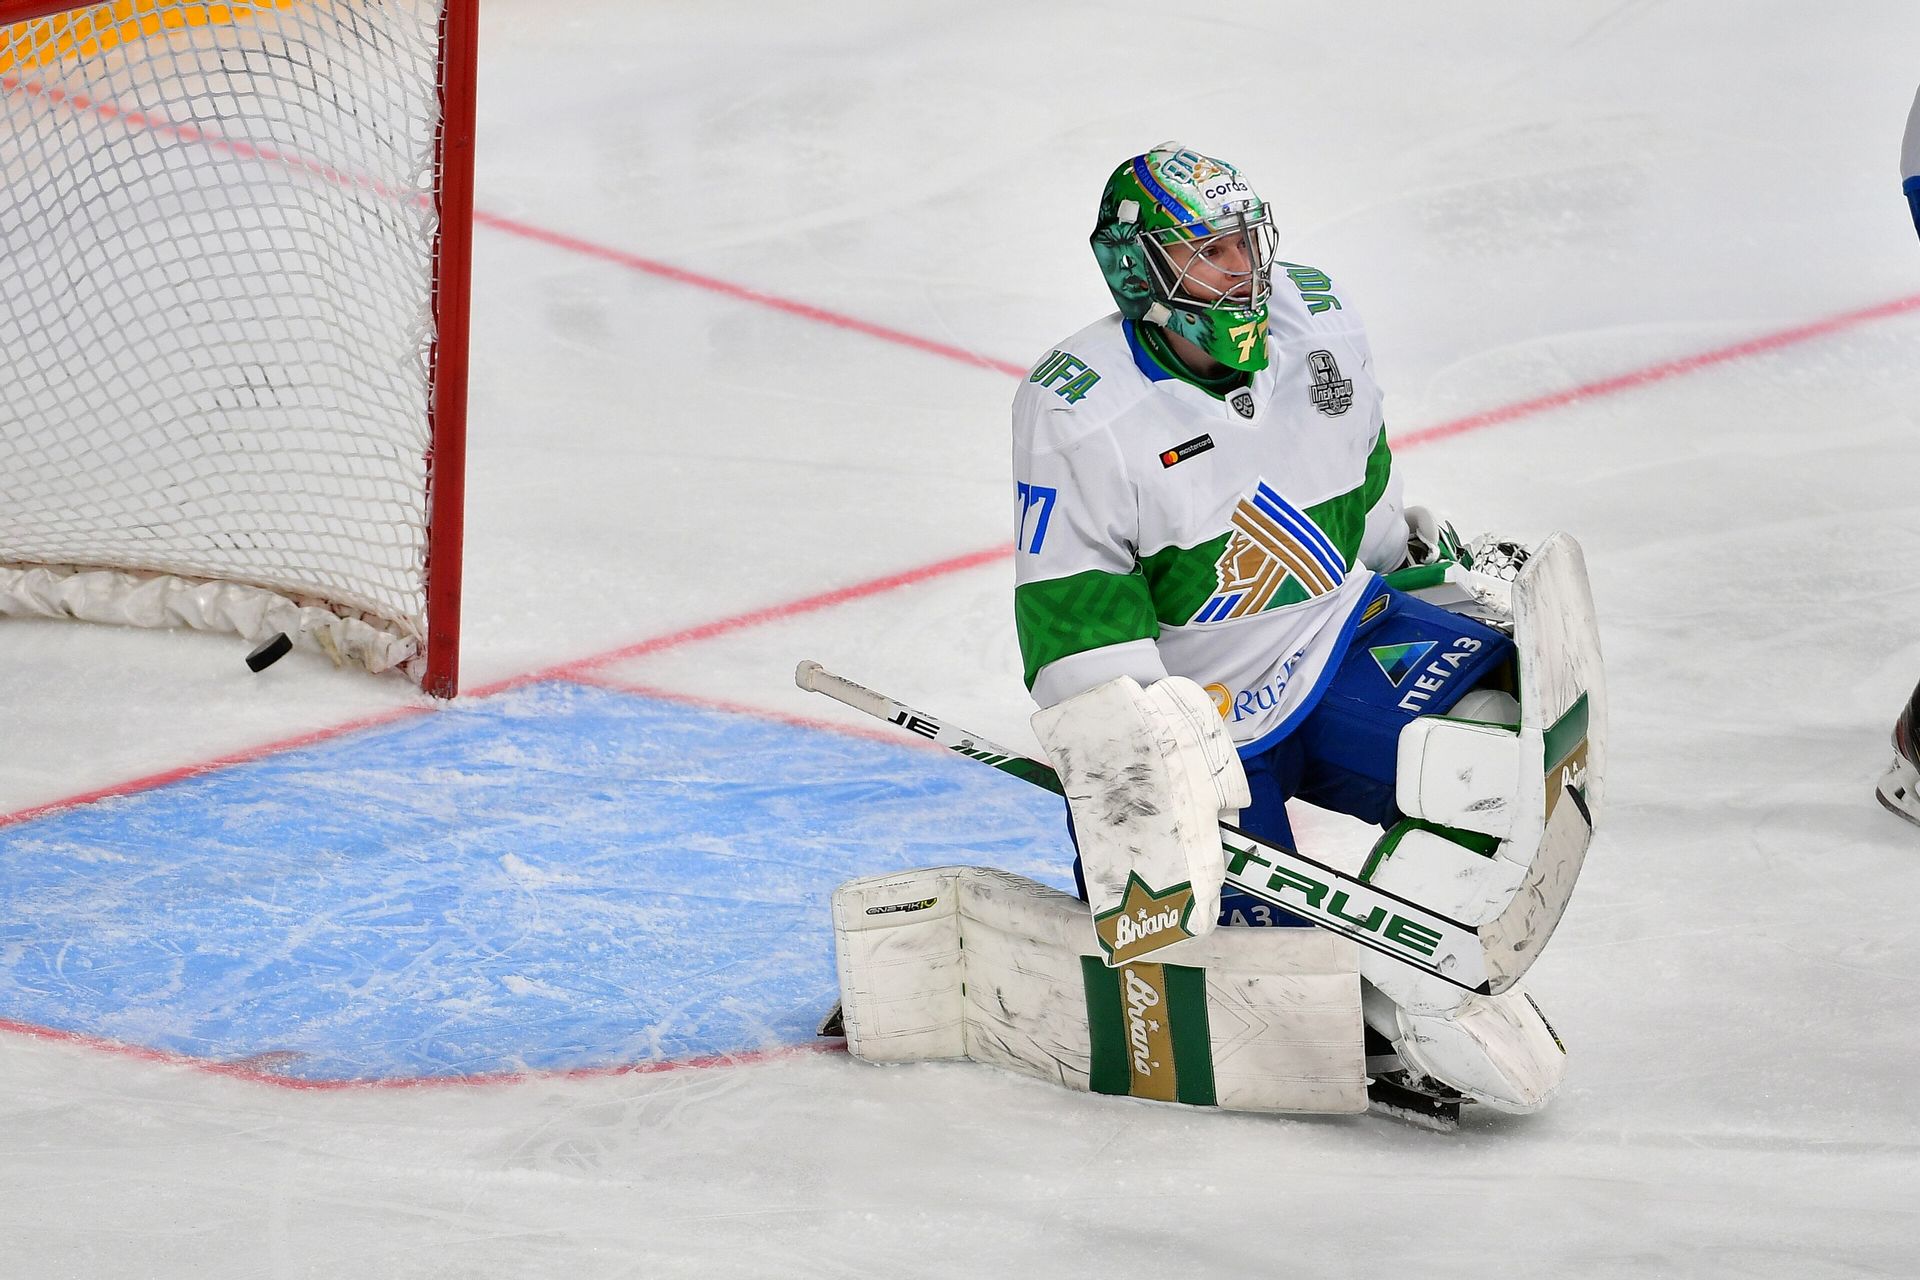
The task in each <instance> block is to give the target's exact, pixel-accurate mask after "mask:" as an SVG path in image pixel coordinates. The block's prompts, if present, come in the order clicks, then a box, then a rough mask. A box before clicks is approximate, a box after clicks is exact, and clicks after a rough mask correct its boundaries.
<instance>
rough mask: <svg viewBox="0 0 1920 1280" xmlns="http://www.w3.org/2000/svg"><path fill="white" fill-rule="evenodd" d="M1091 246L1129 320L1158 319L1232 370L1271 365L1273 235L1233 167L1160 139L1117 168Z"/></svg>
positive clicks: (1257, 199)
mask: <svg viewBox="0 0 1920 1280" xmlns="http://www.w3.org/2000/svg"><path fill="white" fill-rule="evenodd" d="M1091 239H1092V244H1093V254H1094V257H1095V259H1097V260H1098V261H1099V263H1100V270H1101V272H1102V273H1103V274H1104V275H1105V276H1106V279H1107V288H1108V289H1109V290H1110V291H1111V292H1112V294H1113V298H1114V302H1115V303H1116V304H1118V306H1119V308H1120V311H1121V313H1122V314H1123V315H1125V316H1126V317H1127V318H1128V319H1130V320H1136V321H1146V322H1147V323H1150V324H1158V325H1161V326H1162V327H1164V328H1166V329H1168V330H1170V331H1171V332H1173V333H1176V334H1178V335H1179V336H1180V337H1182V338H1184V339H1186V340H1187V341H1188V342H1191V343H1193V344H1194V345H1195V346H1196V347H1199V348H1200V349H1201V350H1202V351H1204V352H1205V353H1206V354H1207V355H1208V356H1210V357H1211V358H1213V359H1215V360H1217V361H1219V362H1220V363H1221V364H1224V365H1227V366H1230V367H1231V368H1235V369H1241V370H1245V371H1248V372H1252V371H1254V370H1258V369H1264V368H1266V367H1267V342H1266V338H1267V299H1268V295H1269V290H1270V287H1271V275H1272V269H1273V255H1274V244H1275V239H1276V237H1275V233H1274V229H1273V223H1272V221H1271V219H1270V218H1269V217H1268V215H1267V207H1266V203H1265V202H1264V201H1262V200H1261V199H1260V196H1259V194H1258V193H1256V192H1255V191H1254V189H1253V188H1252V187H1251V186H1250V185H1248V184H1247V182H1246V181H1245V180H1244V179H1243V178H1241V177H1240V173H1239V171H1238V170H1237V169H1235V168H1234V167H1233V166H1232V165H1230V164H1227V163H1226V162H1225V161H1222V160H1215V159H1213V158H1211V157H1209V156H1203V155H1201V154H1199V153H1198V152H1196V151H1192V150H1189V149H1188V148H1185V147H1182V146H1181V145H1180V144H1178V143H1173V142H1168V143H1162V144H1161V145H1160V146H1158V147H1155V148H1154V149H1153V150H1152V151H1149V152H1147V153H1146V154H1144V155H1138V156H1135V157H1133V158H1132V159H1131V160H1128V161H1127V162H1126V163H1125V164H1122V165H1121V166H1120V167H1119V168H1118V169H1115V170H1114V172H1113V175H1112V176H1111V177H1110V178H1108V179H1107V185H1106V189H1105V190H1104V191H1103V192H1101V196H1100V214H1099V219H1098V221H1097V223H1096V224H1095V226H1094V231H1093V236H1092V238H1091Z"/></svg>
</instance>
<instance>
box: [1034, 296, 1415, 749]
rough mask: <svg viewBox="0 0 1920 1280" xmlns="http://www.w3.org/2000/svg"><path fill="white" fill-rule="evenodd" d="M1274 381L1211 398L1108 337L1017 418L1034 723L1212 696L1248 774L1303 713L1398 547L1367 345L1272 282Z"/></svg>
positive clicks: (1402, 550) (1049, 369) (1066, 350)
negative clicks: (1183, 695) (1141, 701)
mask: <svg viewBox="0 0 1920 1280" xmlns="http://www.w3.org/2000/svg"><path fill="white" fill-rule="evenodd" d="M1281 270H1284V271H1285V272H1286V274H1287V276H1288V277H1290V278H1291V280H1292V282H1293V284H1294V285H1295V286H1296V287H1297V292H1296V291H1295V290H1293V289H1288V288H1287V285H1286V283H1285V281H1284V280H1279V281H1277V282H1276V283H1277V284H1278V285H1279V287H1278V288H1277V289H1276V291H1275V293H1274V296H1273V299H1272V302H1271V304H1270V305H1271V319H1270V328H1269V334H1268V339H1267V351H1268V360H1269V363H1268V366H1267V368H1265V369H1264V370H1261V371H1260V372H1259V373H1256V374H1254V375H1252V377H1251V380H1250V383H1249V385H1248V386H1246V387H1245V388H1244V389H1241V390H1237V391H1232V392H1229V393H1227V394H1225V395H1224V396H1216V395H1214V394H1212V393H1210V392H1208V391H1204V390H1202V389H1201V388H1199V387H1197V386H1195V385H1193V384H1192V383H1190V382H1187V381H1184V380H1183V379H1180V378H1178V377H1175V376H1174V375H1173V374H1171V373H1170V372H1168V371H1167V370H1166V369H1165V368H1164V367H1162V365H1161V364H1160V363H1159V362H1158V361H1157V360H1156V359H1155V358H1154V356H1153V354H1152V352H1151V351H1150V350H1149V349H1148V348H1147V346H1146V345H1143V343H1142V341H1141V336H1140V334H1139V333H1138V331H1137V330H1136V329H1135V328H1134V325H1133V323H1132V322H1130V321H1125V320H1123V319H1122V318H1121V317H1120V316H1119V315H1118V314H1114V315H1110V316H1108V317H1107V318H1105V319H1104V320H1100V321H1098V322H1096V323H1094V324H1092V325H1089V326H1088V327H1087V328H1085V329H1083V330H1081V331H1080V332H1079V333H1077V334H1075V335H1074V336H1073V337H1071V338H1069V339H1067V341H1066V342H1064V343H1062V344H1061V345H1060V346H1059V347H1057V348H1055V349H1054V350H1053V351H1052V352H1049V353H1048V355H1047V356H1046V357H1045V358H1044V359H1042V360H1041V361H1040V363H1039V364H1038V365H1036V366H1035V367H1034V369H1033V371H1032V372H1031V373H1030V374H1029V375H1028V378H1027V380H1026V381H1025V382H1023V383H1022V384H1021V386H1020V390H1019V392H1018V393H1017V394H1016V395H1015V397H1014V402H1013V471H1014V481H1015V497H1016V512H1017V516H1016V520H1017V523H1016V529H1017V535H1016V536H1017V539H1018V542H1017V548H1016V554H1015V564H1016V568H1015V583H1016V586H1015V598H1014V613H1015V619H1016V623H1017V626H1018V629H1019V635H1020V648H1021V653H1022V655H1023V657H1024V659H1025V662H1026V679H1027V685H1028V687H1029V688H1030V689H1031V690H1032V691H1033V696H1034V699H1035V701H1037V702H1038V703H1039V704H1040V705H1042V706H1050V705H1052V704H1053V703H1055V702H1058V701H1060V700H1061V699H1063V698H1067V697H1071V696H1072V695H1074V694H1076V693H1079V692H1081V691H1083V690H1086V689H1090V688H1092V687H1093V686H1095V685H1097V684H1102V683H1104V682H1106V681H1107V680H1110V679H1113V678H1114V677H1116V676H1119V675H1131V676H1133V677H1134V678H1135V679H1136V680H1138V681H1139V682H1140V683H1141V684H1143V685H1144V684H1150V683H1152V682H1153V681H1154V680H1157V679H1160V678H1162V677H1163V676H1166V675H1181V676H1187V677H1190V678H1191V679H1193V680H1195V681H1196V682H1198V683H1199V684H1201V685H1203V686H1205V687H1206V688H1207V690H1208V692H1210V693H1211V694H1212V695H1213V698H1214V702H1215V705H1216V706H1217V707H1218V708H1219V709H1220V712H1221V715H1222V717H1223V718H1224V719H1225V720H1226V722H1227V727H1228V730H1229V732H1230V733H1231V734H1232V737H1233V739H1234V741H1235V742H1236V743H1237V744H1239V746H1240V748H1241V751H1242V753H1243V754H1252V753H1254V752H1255V751H1259V750H1264V749H1265V748H1266V747H1268V746H1270V745H1271V744H1272V743H1273V742H1275V741H1277V740H1278V739H1279V738H1280V737H1281V736H1282V735H1284V734H1285V733H1286V732H1288V731H1289V730H1290V729H1291V728H1292V727H1293V726H1294V724H1296V723H1297V722H1298V720H1299V719H1300V717H1302V716H1304V715H1305V713H1306V712H1307V711H1308V710H1310V709H1311V707H1312V705H1313V703H1314V702H1315V701H1316V700H1317V699H1318V696H1319V693H1320V691H1321V689H1322V688H1323V687H1324V678H1325V677H1326V676H1327V675H1328V674H1329V672H1330V669H1331V668H1330V663H1331V661H1332V660H1333V659H1335V658H1336V657H1337V656H1338V654H1339V653H1340V652H1342V651H1343V650H1344V648H1345V643H1346V638H1347V636H1348V635H1350V634H1351V631H1352V624H1353V622H1354V620H1355V619H1354V615H1355V612H1356V607H1357V605H1358V603H1359V602H1360V600H1361V598H1362V597H1363V596H1364V595H1365V594H1366V593H1367V590H1368V587H1369V584H1370V583H1371V582H1372V580H1373V573H1372V572H1371V570H1374V569H1379V570H1390V569H1394V568H1397V567H1399V565H1400V564H1401V562H1402V561H1403V560H1404V559H1405V556H1406V539H1407V528H1406V521H1405V518H1404V516H1403V515H1402V513H1401V504H1400V491H1399V484H1398V481H1397V480H1396V478H1395V477H1394V476H1393V474H1392V458H1391V455H1390V453H1389V451H1388V448H1387V441H1386V432H1385V426H1384V422H1383V419H1382V416H1381V393H1380V388H1379V386H1378V384H1377V383H1376V382H1375V381H1374V377H1373V365H1372V357H1371V352H1370V350H1369V348H1368V345H1367V340H1366V335H1365V334H1364V332H1363V331H1362V329H1361V327H1360V324H1359V322H1358V320H1357V319H1356V318H1355V317H1354V315H1353V312H1352V311H1351V310H1350V309H1349V308H1348V307H1346V306H1345V305H1344V304H1343V302H1342V300H1341V299H1340V298H1339V297H1338V296H1337V295H1336V294H1335V293H1334V292H1333V289H1332V285H1331V282H1330V281H1329V280H1328V279H1327V277H1326V276H1325V275H1323V274H1322V273H1320V272H1318V271H1316V270H1314V269H1312V268H1309V267H1299V266H1293V265H1290V264H1279V266H1277V267H1276V275H1277V274H1278V272H1279V271H1281Z"/></svg>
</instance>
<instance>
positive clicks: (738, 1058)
mask: <svg viewBox="0 0 1920 1280" xmlns="http://www.w3.org/2000/svg"><path fill="white" fill-rule="evenodd" d="M0 1032H5V1033H7V1034H10V1035H17V1036H24V1037H26V1038H27V1039H30V1040H47V1041H51V1042H53V1043H55V1044H70V1045H77V1046H79V1047H81V1048H85V1049H94V1050H97V1051H99V1052H101V1053H110V1054H113V1055H115V1056H116V1057H122V1058H132V1059H134V1060H135V1061H137V1062H157V1063H161V1064H163V1065H166V1066H173V1067H188V1068H191V1069H192V1070H195V1071H201V1072H205V1073H206V1074H208V1075H215V1076H226V1077H228V1078H229V1079H233V1080H245V1081H247V1082H248V1083H250V1084H265V1085H272V1086H274V1087H275V1088H279V1089H296V1090H300V1091H303V1092H309V1093H325V1092H338V1091H340V1090H345V1089H366V1090H395V1089H470V1088H480V1087H484V1086H487V1085H502V1084H521V1083H524V1082H527V1081H533V1080H602V1079H608V1078H611V1077H613V1076H643V1075H658V1074H660V1073H662V1072H667V1071H705V1070H710V1069H711V1068H714V1067H745V1066H752V1065H754V1064H756V1063H762V1062H778V1061H781V1060H783V1059H787V1058H801V1057H811V1056H812V1055H814V1054H817V1053H844V1052H845V1051H846V1047H847V1046H846V1042H845V1041H842V1040H823V1041H817V1042H816V1041H809V1042H808V1043H806V1044H793V1045H780V1046H777V1047H775V1048H772V1049H754V1050H749V1051H746V1052H742V1053H712V1054H703V1055H701V1056H700V1057H697V1058H669V1059H666V1060H664V1061H659V1062H633V1063H627V1064H624V1065H620V1066H610V1067H572V1068H562V1069H559V1070H553V1071H500V1072H490V1073H487V1074H482V1075H472V1076H406V1077H381V1078H378V1079H373V1080H303V1079H301V1078H300V1077H298V1076H286V1075H280V1074H278V1073H276V1072H272V1071H266V1070H262V1069H261V1068H259V1067H256V1066H252V1065H250V1063H251V1062H253V1061H257V1060H258V1059H261V1058H271V1057H273V1056H274V1055H272V1054H257V1055H255V1057H254V1058H253V1059H247V1060H243V1061H240V1062H219V1061H215V1060H214V1059H211V1058H196V1057H193V1056H192V1055H190V1054H185V1053H174V1052H172V1051H171V1050H167V1049H150V1048H147V1047H146V1046H145V1045H137V1044H128V1043H127V1042H126V1041H124V1040H113V1039H109V1038H107V1037H106V1036H91V1035H87V1034H85V1033H83V1032H79V1031H61V1030H58V1029H57V1028H54V1027H40V1026H35V1025H34V1024H33V1023H30V1022H14V1021H12V1020H10V1019H7V1018H0Z"/></svg>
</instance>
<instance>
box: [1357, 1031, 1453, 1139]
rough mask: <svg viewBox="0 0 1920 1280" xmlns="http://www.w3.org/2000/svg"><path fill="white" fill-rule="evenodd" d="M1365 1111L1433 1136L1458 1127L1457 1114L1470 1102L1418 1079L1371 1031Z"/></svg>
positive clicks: (1386, 1042)
mask: <svg viewBox="0 0 1920 1280" xmlns="http://www.w3.org/2000/svg"><path fill="white" fill-rule="evenodd" d="M1366 1044H1367V1075H1368V1077H1369V1080H1368V1083H1367V1110H1368V1111H1369V1112H1370V1113H1371V1114H1373V1115H1377V1116H1388V1117H1390V1118H1392V1119H1394V1120H1400V1121H1403V1122H1405V1123H1407V1124H1410V1125H1414V1126H1416V1127H1417V1128H1421V1129H1431V1130H1433V1131H1434V1132H1435V1133H1452V1132H1453V1131H1454V1130H1455V1129H1458V1128H1459V1127H1460V1111H1461V1109H1462V1108H1463V1107H1466V1106H1470V1105H1472V1099H1470V1098H1468V1097H1467V1096H1466V1095H1465V1094H1463V1093H1461V1092H1460V1091H1459V1090H1458V1089H1454V1088H1451V1087H1449V1086H1447V1085H1444V1084H1441V1083H1440V1082H1439V1081H1438V1080H1434V1079H1431V1078H1430V1077H1427V1076H1424V1075H1421V1074H1420V1073H1419V1072H1418V1071H1415V1070H1413V1069H1412V1068H1410V1067H1408V1066H1407V1065H1406V1064H1405V1063H1404V1062H1402V1061H1401V1060H1400V1055H1399V1054H1397V1053H1395V1052H1394V1051H1393V1045H1392V1043H1391V1042H1390V1041H1389V1040H1388V1039H1387V1038H1386V1037H1385V1036H1383V1035H1381V1034H1380V1033H1379V1032H1377V1031H1375V1030H1374V1029H1373V1028H1372V1027H1368V1028H1367V1031H1366Z"/></svg>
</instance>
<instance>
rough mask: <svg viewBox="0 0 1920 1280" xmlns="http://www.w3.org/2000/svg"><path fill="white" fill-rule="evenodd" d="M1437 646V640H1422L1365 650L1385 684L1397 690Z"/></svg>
mask: <svg viewBox="0 0 1920 1280" xmlns="http://www.w3.org/2000/svg"><path fill="white" fill-rule="evenodd" d="M1438 644H1439V641H1437V640H1422V641H1418V642H1416V643H1414V644H1382V645H1375V646H1374V647H1373V648H1371V649H1369V650H1367V653H1368V655H1369V656H1371V657H1372V658H1373V661H1374V664H1375V665H1376V666H1378V667H1379V668H1380V674H1381V675H1383V676H1385V677H1386V678H1387V683H1388V684H1390V685H1392V686H1393V687H1394V688H1396V689H1398V688H1399V687H1400V684H1401V682H1402V681H1403V680H1405V679H1406V678H1407V677H1408V676H1409V675H1411V674H1413V672H1415V671H1416V670H1418V669H1419V667H1420V664H1421V663H1423V662H1425V661H1426V660H1427V655H1428V654H1430V653H1432V652H1433V651H1434V649H1435V647H1436V646H1437V645H1438Z"/></svg>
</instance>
